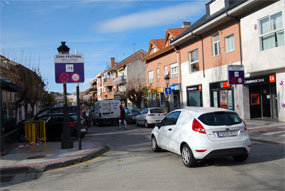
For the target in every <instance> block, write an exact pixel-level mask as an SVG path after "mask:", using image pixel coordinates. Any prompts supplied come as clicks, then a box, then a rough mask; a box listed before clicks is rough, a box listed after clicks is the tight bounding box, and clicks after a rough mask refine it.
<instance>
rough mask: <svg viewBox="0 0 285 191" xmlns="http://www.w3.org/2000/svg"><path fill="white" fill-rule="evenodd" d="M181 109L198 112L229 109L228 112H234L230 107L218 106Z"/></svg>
mask: <svg viewBox="0 0 285 191" xmlns="http://www.w3.org/2000/svg"><path fill="white" fill-rule="evenodd" d="M180 110H186V111H191V112H194V113H196V114H204V113H209V112H217V111H227V112H234V111H232V110H228V109H222V108H216V107H185V108H182V109H180Z"/></svg>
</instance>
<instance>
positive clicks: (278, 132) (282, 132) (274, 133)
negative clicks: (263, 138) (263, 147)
mask: <svg viewBox="0 0 285 191" xmlns="http://www.w3.org/2000/svg"><path fill="white" fill-rule="evenodd" d="M284 133H285V132H284V131H274V132H269V133H262V135H276V134H280V135H281V134H284ZM282 136H283V135H282Z"/></svg>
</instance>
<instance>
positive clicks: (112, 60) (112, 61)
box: [111, 57, 115, 68]
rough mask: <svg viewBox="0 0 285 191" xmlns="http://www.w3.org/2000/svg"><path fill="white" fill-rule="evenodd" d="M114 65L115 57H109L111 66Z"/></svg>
mask: <svg viewBox="0 0 285 191" xmlns="http://www.w3.org/2000/svg"><path fill="white" fill-rule="evenodd" d="M113 66H115V58H114V57H111V68H112V67H113Z"/></svg>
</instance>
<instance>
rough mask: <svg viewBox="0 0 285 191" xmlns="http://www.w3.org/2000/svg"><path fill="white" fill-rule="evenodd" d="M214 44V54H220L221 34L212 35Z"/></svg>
mask: <svg viewBox="0 0 285 191" xmlns="http://www.w3.org/2000/svg"><path fill="white" fill-rule="evenodd" d="M212 45H213V47H212V48H213V56H218V55H220V52H221V51H220V37H219V34H215V35H213V36H212Z"/></svg>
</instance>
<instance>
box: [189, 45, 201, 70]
mask: <svg viewBox="0 0 285 191" xmlns="http://www.w3.org/2000/svg"><path fill="white" fill-rule="evenodd" d="M189 64H190V71H189V72H190V73H191V72H196V71H199V52H198V49H196V50H193V51H191V52H189Z"/></svg>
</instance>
